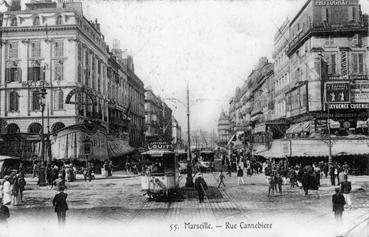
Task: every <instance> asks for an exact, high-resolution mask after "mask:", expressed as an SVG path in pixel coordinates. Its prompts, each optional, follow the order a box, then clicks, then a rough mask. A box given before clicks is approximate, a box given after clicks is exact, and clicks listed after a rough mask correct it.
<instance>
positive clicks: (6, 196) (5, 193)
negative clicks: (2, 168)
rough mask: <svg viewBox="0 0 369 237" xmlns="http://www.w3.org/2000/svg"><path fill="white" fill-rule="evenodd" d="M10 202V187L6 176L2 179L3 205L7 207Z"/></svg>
mask: <svg viewBox="0 0 369 237" xmlns="http://www.w3.org/2000/svg"><path fill="white" fill-rule="evenodd" d="M11 201H12V198H11V185H10V182H9V176H8V175H6V176H5V177H4V183H3V204H4V205H9V204H10V203H11Z"/></svg>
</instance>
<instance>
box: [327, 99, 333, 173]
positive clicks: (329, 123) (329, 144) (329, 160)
mask: <svg viewBox="0 0 369 237" xmlns="http://www.w3.org/2000/svg"><path fill="white" fill-rule="evenodd" d="M326 105H327V120H328V121H327V129H328V147H329V153H328V169H329V170H330V168H331V167H332V137H331V119H330V112H329V102H326Z"/></svg>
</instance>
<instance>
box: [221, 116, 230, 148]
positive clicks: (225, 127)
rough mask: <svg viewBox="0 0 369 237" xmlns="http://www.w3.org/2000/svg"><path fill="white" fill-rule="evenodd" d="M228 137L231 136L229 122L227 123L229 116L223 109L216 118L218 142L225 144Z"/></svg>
mask: <svg viewBox="0 0 369 237" xmlns="http://www.w3.org/2000/svg"><path fill="white" fill-rule="evenodd" d="M230 138H231V131H230V124H229V117H228V115H227V114H226V113H225V112H224V111H223V112H221V113H220V116H219V119H218V144H219V145H225V144H227V142H228V140H229V139H230Z"/></svg>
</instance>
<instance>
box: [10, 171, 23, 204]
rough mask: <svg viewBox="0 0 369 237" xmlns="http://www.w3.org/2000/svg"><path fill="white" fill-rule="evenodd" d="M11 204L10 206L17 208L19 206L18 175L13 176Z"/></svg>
mask: <svg viewBox="0 0 369 237" xmlns="http://www.w3.org/2000/svg"><path fill="white" fill-rule="evenodd" d="M11 190H12V192H11V199H12V201H11V203H12V206H18V205H19V204H20V200H21V195H20V185H19V182H18V175H16V176H14V179H13V185H12V187H11Z"/></svg>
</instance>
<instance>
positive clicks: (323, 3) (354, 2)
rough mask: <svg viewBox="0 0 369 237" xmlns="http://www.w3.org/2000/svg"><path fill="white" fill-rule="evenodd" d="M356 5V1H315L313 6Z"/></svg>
mask: <svg viewBox="0 0 369 237" xmlns="http://www.w3.org/2000/svg"><path fill="white" fill-rule="evenodd" d="M357 4H358V0H315V6H347V5H357Z"/></svg>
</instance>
